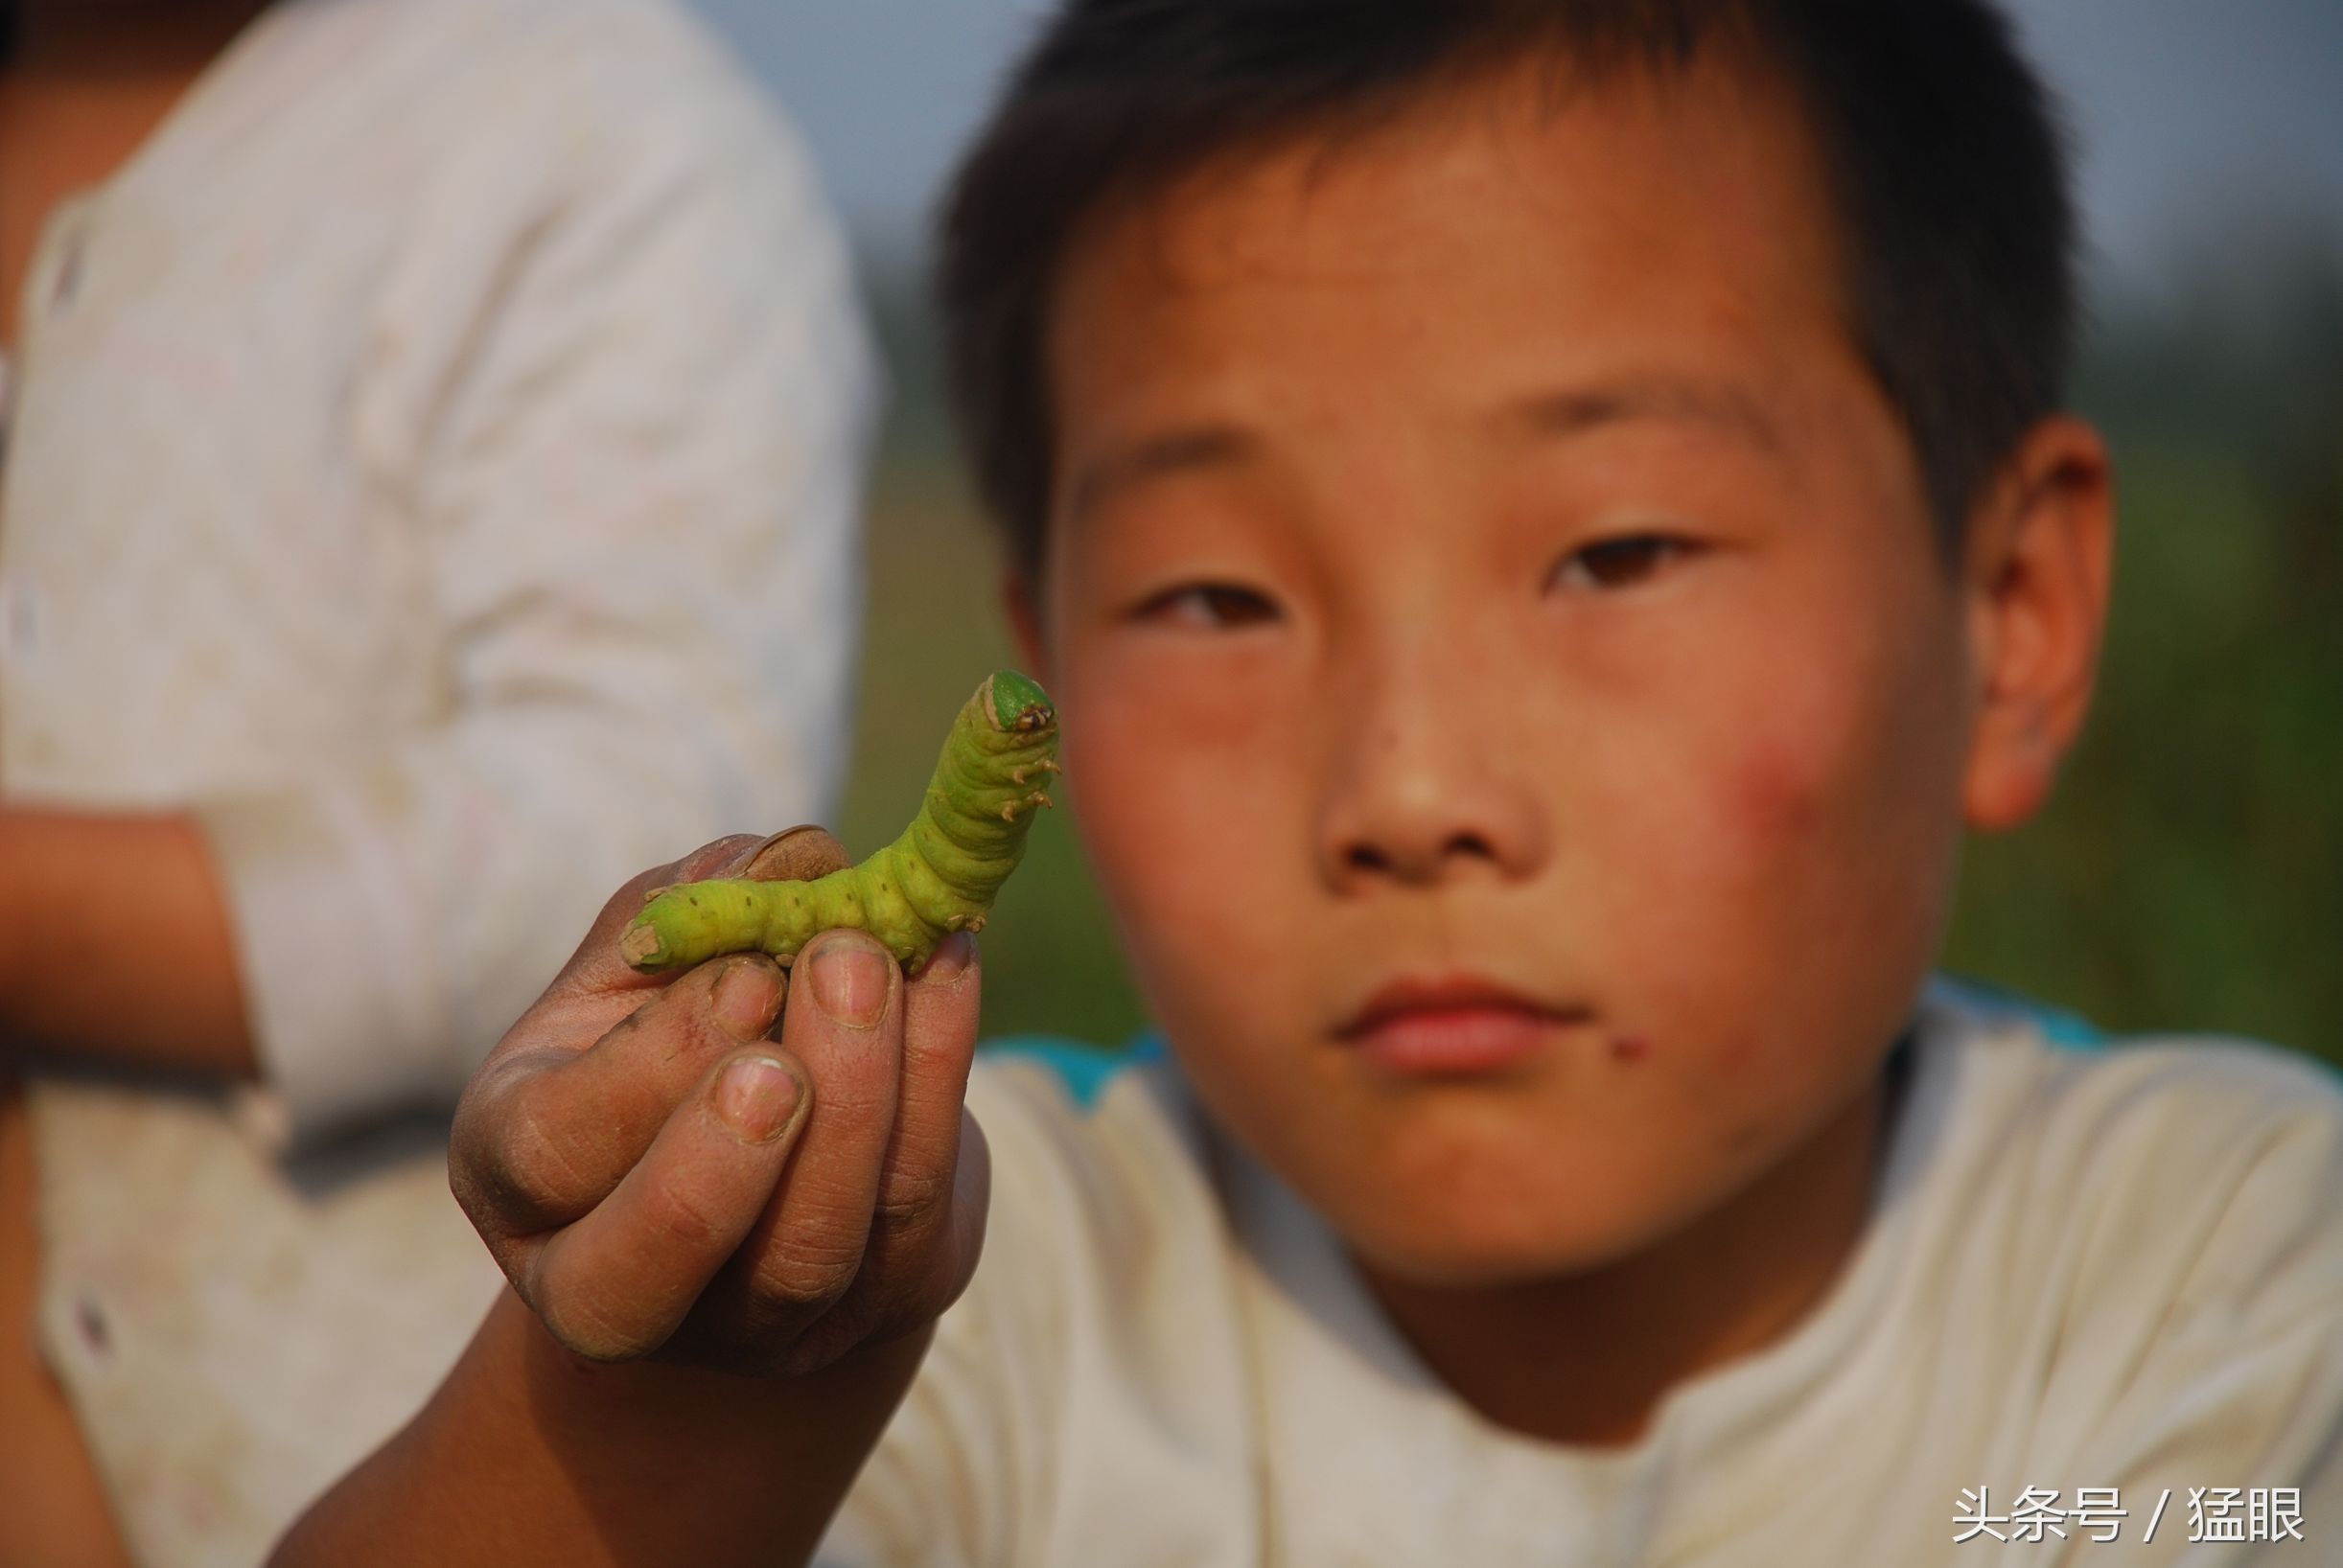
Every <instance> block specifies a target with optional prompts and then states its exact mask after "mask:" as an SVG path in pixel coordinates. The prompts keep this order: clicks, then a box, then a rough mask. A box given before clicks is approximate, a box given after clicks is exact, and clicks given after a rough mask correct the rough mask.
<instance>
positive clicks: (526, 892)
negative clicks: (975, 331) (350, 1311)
mask: <svg viewBox="0 0 2343 1568" xmlns="http://www.w3.org/2000/svg"><path fill="white" fill-rule="evenodd" d="M596 58H597V59H600V58H601V57H600V56H597V57H596ZM594 68H595V69H605V68H609V69H615V67H606V66H603V65H596V66H595V67H594ZM575 85H576V87H577V90H576V91H574V92H571V93H568V94H566V95H565V97H564V99H563V102H564V104H566V105H568V106H567V107H565V109H564V110H563V112H564V113H566V114H568V116H570V118H569V120H568V121H565V122H563V123H562V124H561V125H560V126H559V127H556V128H555V130H554V131H551V132H547V133H546V134H545V139H546V140H549V141H551V142H552V143H553V144H554V145H556V146H560V147H565V148H567V153H566V156H567V157H568V162H567V163H566V164H565V165H564V173H562V175H561V177H560V179H559V180H558V181H556V182H555V183H556V186H557V188H556V189H554V190H552V191H550V192H549V193H546V194H545V197H544V207H545V210H544V211H543V212H540V213H523V214H520V215H517V217H516V219H515V221H514V222H513V223H512V225H511V235H510V238H509V241H508V243H509V246H510V252H509V254H507V255H505V256H503V257H502V258H501V259H500V260H499V264H498V265H495V266H493V267H490V268H485V269H484V270H485V271H486V272H487V273H488V274H489V275H491V276H493V278H494V279H495V280H496V282H495V287H494V289H493V291H492V293H491V295H490V296H489V298H488V299H487V301H486V302H485V303H484V304H483V306H482V309H481V311H480V313H479V319H478V321H477V323H476V325H475V326H474V327H473V328H472V329H471V331H470V334H469V336H468V338H467V339H466V341H464V342H463V343H462V344H461V345H460V352H458V353H456V354H454V355H453V356H452V364H451V369H450V371H449V373H448V375H447V378H446V380H445V381H444V384H440V385H434V386H432V387H430V388H429V389H428V400H427V401H428V405H429V408H430V410H431V424H430V427H429V430H428V432H427V433H426V435H425V436H424V438H423V439H422V441H421V442H420V444H419V447H418V450H416V452H415V453H414V454H413V458H412V462H413V466H414V468H415V470H416V473H415V476H414V479H413V484H412V492H413V512H414V519H415V526H416V527H417V528H418V529H419V530H420V531H421V532H422V533H423V535H424V542H425V554H426V557H427V559H428V561H429V569H430V573H431V588H432V596H433V599H434V601H435V604H436V607H437V609H438V611H439V615H440V619H441V621H442V624H443V626H444V628H445V633H444V636H445V654H444V656H443V657H444V660H445V664H446V667H447V671H448V684H449V688H450V696H451V708H450V713H449V716H448V718H447V719H446V720H445V721H444V722H443V723H441V724H440V725H438V726H434V727H431V728H429V729H425V730H421V731H416V732H410V733H407V734H404V735H397V736H391V737H386V745H385V747H384V749H383V750H381V751H380V752H378V753H376V754H374V755H372V756H368V757H361V758H353V759H348V760H346V761H338V762H336V763H335V764H334V765H333V766H331V767H328V768H325V769H321V770H319V771H318V772H316V773H315V774H314V775H313V776H309V777H304V778H301V779H298V780H289V781H287V782H286V783H285V784H284V785H283V786H281V787H277V788H263V789H254V790H245V791H241V792H237V793H234V794H230V795H223V796H214V797H210V798H205V799H201V800H198V801H197V802H195V818H196V820H197V823H198V825H199V826H200V828H201V829H202V832H203V835H204V837H205V838H206V840H207V841H208V842H210V844H211V846H212V848H213V850H214V853H215V855H216V857H217V864H218V865H219V868H220V881H221V886H222V891H223V893H224V896H225V899H226V902H227V905H228V908H229V911H230V912H231V917H232V924H233V926H234V929H235V933H236V939H237V943H238V946H239V949H240V951H241V954H242V957H243V976H244V983H245V987H246V993H247V995H248V997H249V999H250V1008H251V1016H250V1024H251V1032H252V1038H253V1042H254V1048H255V1050H256V1052H257V1055H258V1059H259V1063H260V1068H261V1072H262V1075H263V1076H264V1077H265V1078H266V1079H267V1081H268V1082H269V1083H270V1085H271V1086H272V1087H273V1088H274V1089H275V1090H276V1091H277V1092H278V1094H279V1095H280V1097H281V1099H282V1101H283V1102H284V1105H285V1108H286V1110H287V1111H288V1113H289V1115H290V1120H291V1122H292V1125H293V1128H294V1130H295V1132H296V1133H297V1134H298V1133H301V1132H306V1131H311V1130H314V1129H318V1128H321V1127H325V1126H328V1125H330V1124H332V1123H334V1122H336V1121H339V1120H343V1119H346V1118H351V1117H354V1116H358V1115H360V1114H364V1113H367V1112H370V1111H374V1110H379V1109H381V1108H384V1107H393V1106H398V1105H401V1104H415V1103H434V1102H435V1103H449V1102H452V1100H453V1098H454V1096H455V1095H456V1093H457V1092H458V1091H459V1090H460V1089H461V1087H462V1085H463V1083H464V1081H465V1079H466V1077H467V1076H468V1075H469V1074H470V1072H471V1071H472V1069H473V1067H474V1066H475V1065H476V1062H477V1061H478V1059H479V1057H480V1056H481V1055H482V1054H483V1053H484V1052H485V1050H486V1049H487V1048H488V1047H489V1046H490V1045H491V1044H493V1043H494V1042H495V1040H496V1039H497V1038H498V1037H499V1034H500V1033H501V1032H502V1030H503V1029H504V1027H505V1026H507V1025H508V1024H509V1023H510V1022H511V1021H512V1020H513V1018H514V1017H515V1016H517V1015H518V1014H519V1012H520V1011H521V1009H522V1006H524V1005H525V1004H526V1003H527V1002H528V1001H529V1000H530V998H531V997H533V996H534V995H535V994H536V991H537V989H538V988H539V987H540V986H541V985H542V984H543V983H544V981H545V977H546V976H548V975H550V974H551V973H553V972H554V970H555V969H557V968H558V967H559V966H560V964H561V962H562V961H563V959H564V958H566V957H568V951H569V946H570V944H571V942H572V941H573V940H574V938H575V934H576V932H577V931H578V930H580V929H582V927H583V926H584V925H585V924H586V923H587V921H588V920H589V919H591V917H592V914H593V911H595V910H596V909H597V908H598V907H599V906H600V903H601V901H602V898H603V895H604V894H605V892H606V891H607V890H608V888H610V887H612V886H614V885H615V884H616V883H618V882H620V881H623V880H624V879H625V877H626V876H627V875H628V874H629V873H630V872H631V871H632V870H633V869H634V868H636V867H638V866H640V865H651V864H657V863H659V862H661V861H662V860H665V859H667V858H669V857H671V856H672V855H673V854H674V853H675V850H676V846H677V845H679V844H689V843H694V842H702V841H705V840H708V839H711V838H714V837H716V836H717V835H718V834H720V833H723V832H726V831H732V830H760V831H761V830H765V829H769V828H770V827H771V826H773V825H774V824H775V823H776V822H787V821H793V820H803V819H812V818H814V817H817V816H819V815H820V814H821V812H822V811H823V809H824V808H825V807H826V806H827V805H828V804H829V802H830V799H831V796H832V794H833V792H834V789H835V787H836V784H837V782H838V778H839V775H840V774H841V772H843V768H844V764H845V760H846V755H847V743H848V739H849V736H848V734H847V698H848V696H849V690H848V688H849V686H850V684H851V677H852V650H853V647H854V644H855V640H856V632H857V624H858V617H859V610H860V593H859V559H858V556H859V551H858V548H857V544H858V540H857V536H856V532H855V527H854V515H855V509H856V506H857V504H858V499H859V487H860V480H861V471H862V459H863V454H864V446H865V439H866V435H867V430H868V424H869V412H870V402H871V398H870V392H871V386H870V382H871V374H870V360H869V357H868V351H867V348H866V344H865V339H864V336H863V333H862V329H861V323H860V316H859V311H858V307H857V303H856V300H855V297H854V293H853V289H852V287H851V283H850V279H849V276H848V272H847V258H846V251H845V246H844V244H843V242H842V240H841V238H840V236H839V234H838V232H837V229H836V226H835V224H834V223H833V222H832V221H831V219H830V218H829V216H828V214H827V212H826V210H825V209H824V206H823V204H822V202H821V199H820V197H819V195H818V193H817V192H816V191H815V189H814V187H813V185H812V180H811V174H810V171H809V170H808V169H807V167H806V165H805V163H804V160H803V159H802V157H801V156H800V154H799V153H798V151H797V150H796V148H795V146H794V144H793V143H791V142H790V141H789V140H788V139H787V138H786V136H785V135H784V134H783V133H782V132H781V131H780V130H779V129H778V128H777V127H776V126H775V125H774V124H773V123H772V122H771V121H770V120H769V119H768V118H767V117H766V116H765V114H764V111H763V110H762V108H761V106H760V105H758V104H755V103H754V101H753V100H751V99H750V98H749V96H748V95H747V93H746V92H745V91H735V90H733V84H732V83H731V82H730V81H729V80H728V79H722V78H716V79H713V80H711V81H708V82H706V83H684V82H676V83H671V84H670V90H669V91H668V92H667V94H666V96H665V97H663V98H661V108H660V111H659V112H658V113H657V114H647V115H646V114H634V113H624V112H619V111H617V110H616V109H615V108H612V107H610V106H609V105H610V104H611V102H612V93H613V92H615V91H617V90H618V89H617V88H615V87H614V88H612V89H611V91H609V92H605V91H600V90H598V88H597V86H596V83H595V82H594V81H591V80H589V81H581V82H579V83H576V84H575ZM630 90H631V91H633V92H635V93H637V94H640V93H642V92H644V91H646V90H647V89H645V88H644V87H643V86H642V84H640V83H633V84H632V85H631V88H630ZM515 177H516V178H518V177H519V176H518V175H516V176H515ZM458 260H461V258H458ZM415 265H417V266H419V267H429V266H435V265H456V264H455V262H453V261H450V262H446V263H444V264H443V262H442V261H441V260H440V259H439V258H438V257H436V256H432V257H426V258H423V259H422V260H420V261H418V262H417V263H416V264H415ZM417 292H418V293H419V294H422V295H424V296H425V297H431V296H433V295H434V294H435V293H436V292H437V290H435V289H432V288H424V287H419V288H417ZM422 395H423V394H419V396H422ZM354 695H362V694H354Z"/></svg>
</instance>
